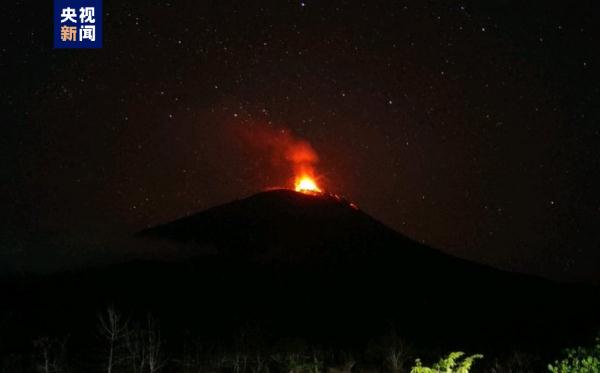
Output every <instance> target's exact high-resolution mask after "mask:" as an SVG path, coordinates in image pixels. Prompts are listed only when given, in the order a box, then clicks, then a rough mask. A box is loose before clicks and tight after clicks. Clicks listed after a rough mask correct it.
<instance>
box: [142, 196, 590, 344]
mask: <svg viewBox="0 0 600 373" xmlns="http://www.w3.org/2000/svg"><path fill="white" fill-rule="evenodd" d="M141 235H142V236H144V237H149V238H154V239H162V240H168V241H173V242H179V243H182V244H186V245H192V246H193V247H195V248H197V250H198V251H197V252H196V255H195V256H194V258H193V259H192V260H194V261H196V262H198V263H202V262H203V261H206V260H210V258H213V260H214V258H219V260H221V261H225V262H227V263H231V264H229V265H231V266H232V267H230V268H229V269H230V270H231V268H237V269H236V271H239V273H238V274H237V275H239V274H242V273H243V274H244V275H243V276H245V277H244V281H246V285H247V286H250V287H251V289H250V290H249V291H250V292H251V293H254V292H255V291H253V289H254V290H256V289H260V290H259V291H258V292H259V293H261V294H263V295H264V298H261V300H260V301H261V302H263V303H264V304H267V305H269V306H267V308H269V307H271V304H273V303H278V304H285V305H287V308H286V307H283V310H281V311H282V312H283V313H286V312H287V313H289V314H290V315H292V314H293V315H295V317H297V320H306V319H308V320H319V322H313V321H311V322H310V323H309V324H313V323H314V324H315V325H319V327H321V326H322V325H323V324H326V325H328V327H331V326H332V325H334V324H335V325H336V327H337V328H333V329H336V332H339V331H340V329H343V328H344V325H353V328H354V329H361V328H362V331H363V332H365V333H368V330H369V329H370V328H376V327H377V326H375V325H374V324H379V326H381V325H380V324H381V322H383V320H387V321H388V322H389V321H390V320H393V322H399V323H400V324H401V325H402V328H404V329H405V330H410V331H411V332H413V333H414V334H418V333H419V330H423V329H427V330H436V331H438V332H439V334H443V335H455V333H460V335H461V336H465V337H466V336H468V335H470V334H473V335H474V336H477V335H481V334H486V335H488V336H490V335H496V336H498V338H506V336H507V335H509V334H511V333H512V334H515V335H519V337H520V338H521V339H522V340H526V339H527V335H530V336H532V338H534V339H539V338H540V336H542V337H541V338H543V339H545V340H546V341H548V340H549V339H552V338H553V337H555V338H558V339H559V340H562V339H563V338H564V337H565V335H567V334H569V333H572V332H575V331H577V330H578V328H577V326H576V325H574V324H576V323H577V322H575V323H574V324H569V325H568V326H567V325H566V324H565V323H563V322H561V320H564V319H565V317H569V316H568V315H572V314H573V312H572V311H573V308H572V307H571V306H569V304H572V302H573V301H574V299H576V298H577V297H578V296H580V295H582V294H587V295H586V296H588V297H589V289H588V288H583V287H577V286H569V285H559V284H555V283H552V282H550V281H546V280H543V279H541V278H536V277H533V276H528V275H524V274H518V273H511V272H507V271H502V270H498V269H494V268H492V267H490V266H487V265H482V264H478V263H474V262H471V261H468V260H464V259H460V258H457V257H453V256H450V255H447V254H445V253H443V252H441V251H439V250H436V249H433V248H431V247H428V246H426V245H423V244H420V243H418V242H416V241H414V240H411V239H409V238H407V237H405V236H403V235H401V234H400V233H398V232H396V231H395V230H393V229H391V228H389V227H387V226H385V225H384V224H382V223H380V222H379V221H377V220H375V219H374V218H372V217H370V216H369V215H367V214H366V213H364V212H362V211H361V210H359V209H358V208H356V206H354V205H353V204H352V203H350V202H349V201H347V200H345V199H343V198H339V197H337V196H335V195H330V194H326V193H325V194H303V193H298V192H295V191H292V190H287V189H281V190H272V191H266V192H262V193H258V194H256V195H253V196H251V197H248V198H246V199H242V200H236V201H233V202H231V203H227V204H224V205H221V206H217V207H214V208H211V209H208V210H206V211H203V212H200V213H197V214H194V215H190V216H187V217H184V218H181V219H178V220H176V221H173V222H170V223H167V224H163V225H159V226H157V227H153V228H150V229H147V230H144V231H143V232H141ZM199 253H201V254H199ZM233 263H235V264H233ZM220 270H223V271H224V272H225V273H231V271H230V270H227V269H220ZM247 271H249V272H247ZM237 275H236V274H232V276H233V277H234V278H237ZM262 276H265V278H264V279H263V280H264V281H260V280H259V281H258V282H257V283H256V284H255V283H254V282H255V281H257V278H262ZM249 284H254V285H249ZM252 286H254V287H252ZM303 303H308V304H309V306H306V307H305V305H303ZM276 308H277V309H278V307H276ZM314 309H317V311H316V312H315V311H313V310H314ZM590 309H594V308H593V307H591V308H590ZM265 311H266V312H267V313H269V310H265ZM593 312H594V311H590V314H592V313H593ZM576 314H577V315H576V317H575V316H574V319H578V320H586V321H587V320H589V319H588V318H587V316H588V315H587V311H581V310H578V311H577V312H576ZM590 317H593V316H590ZM323 320H326V321H323ZM582 324H583V322H582ZM425 326H426V327H425ZM586 327H589V324H588V325H587V326H583V325H581V328H582V330H583V329H585V328H586ZM303 328H304V327H303ZM563 329H564V330H563ZM436 338H443V337H441V336H440V335H437V336H436ZM453 338H454V337H453ZM467 339H469V338H468V337H467Z"/></svg>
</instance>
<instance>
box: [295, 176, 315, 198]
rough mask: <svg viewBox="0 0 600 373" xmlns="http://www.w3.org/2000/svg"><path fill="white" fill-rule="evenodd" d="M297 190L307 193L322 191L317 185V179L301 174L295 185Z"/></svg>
mask: <svg viewBox="0 0 600 373" xmlns="http://www.w3.org/2000/svg"><path fill="white" fill-rule="evenodd" d="M294 188H295V190H296V192H300V193H306V194H315V193H322V190H321V188H319V187H318V186H317V183H316V182H315V180H314V179H313V178H312V177H310V176H307V175H303V176H300V177H298V178H296V182H295V185H294Z"/></svg>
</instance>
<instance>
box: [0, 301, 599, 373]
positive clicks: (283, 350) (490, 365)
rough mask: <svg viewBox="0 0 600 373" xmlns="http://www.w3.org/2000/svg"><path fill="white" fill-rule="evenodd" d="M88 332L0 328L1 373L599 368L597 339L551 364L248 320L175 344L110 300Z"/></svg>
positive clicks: (424, 372)
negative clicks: (10, 332)
mask: <svg viewBox="0 0 600 373" xmlns="http://www.w3.org/2000/svg"><path fill="white" fill-rule="evenodd" d="M93 340H94V342H93V343H92V344H90V346H81V345H77V344H75V343H72V341H71V339H70V338H69V336H62V337H56V336H54V337H47V336H42V337H39V338H36V339H34V340H33V341H32V343H31V346H30V348H29V349H28V350H27V351H14V350H12V351H11V349H10V348H6V347H7V343H6V341H3V340H2V335H1V334H0V348H1V350H0V373H21V372H40V373H59V372H61V373H76V372H86V373H87V372H106V373H158V372H163V373H168V372H173V373H175V372H177V373H197V372H230V373H262V372H265V373H267V372H269V373H271V372H286V373H321V372H326V373H350V372H360V373H377V372H389V373H469V372H471V371H472V372H489V373H513V372H514V373H516V372H521V373H524V372H541V371H546V372H550V373H595V372H600V339H596V343H595V344H594V345H593V346H591V347H575V348H569V349H566V350H564V351H563V353H562V355H560V356H559V357H558V358H557V359H555V360H554V361H553V362H552V363H550V364H548V363H547V362H546V363H544V361H543V360H542V359H541V358H540V357H539V356H536V355H535V354H531V353H523V352H513V353H511V354H508V355H506V354H504V355H502V356H495V357H494V356H490V357H486V358H484V357H483V355H481V354H471V355H469V354H466V353H464V352H459V351H457V352H450V353H448V352H446V353H445V354H444V353H443V351H431V350H429V349H423V348H421V349H418V348H415V347H414V346H412V345H410V344H409V343H407V342H406V341H405V340H404V339H402V338H400V337H399V336H398V335H397V333H395V332H394V331H392V332H390V333H389V334H388V335H387V336H384V337H381V338H378V339H376V340H373V341H372V342H371V343H369V344H368V345H367V346H365V347H364V349H363V351H358V350H357V349H348V350H335V349H331V348H324V347H318V346H311V345H310V343H306V342H303V341H301V340H297V339H293V338H287V339H285V338H284V339H281V340H279V341H278V343H275V344H270V345H269V344H267V343H265V341H263V340H260V338H256V333H254V331H253V330H252V329H251V328H250V329H246V330H242V331H240V333H239V334H238V335H236V336H235V337H234V338H233V341H232V343H230V344H228V346H229V347H225V345H223V344H219V343H210V342H208V341H206V340H200V339H196V338H193V337H192V336H190V335H182V336H181V338H180V340H179V341H177V343H175V344H174V343H173V341H167V340H165V339H164V338H163V337H162V335H161V329H160V326H159V323H158V321H157V320H155V319H154V318H153V317H151V316H148V317H146V319H145V320H144V321H143V322H133V321H131V320H130V319H129V318H127V317H125V316H124V315H123V314H121V313H119V312H118V311H117V310H115V309H114V308H113V307H109V308H107V309H106V310H105V311H104V312H102V313H101V314H99V315H98V317H97V330H96V331H95V333H94V338H93ZM167 342H169V343H168V344H167ZM175 346H177V348H175ZM167 347H168V348H167ZM436 356H438V357H437V358H436ZM439 356H442V357H441V358H440V357H439ZM420 357H424V358H423V359H421V358H420Z"/></svg>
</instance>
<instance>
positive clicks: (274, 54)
mask: <svg viewBox="0 0 600 373" xmlns="http://www.w3.org/2000/svg"><path fill="white" fill-rule="evenodd" d="M2 7H3V8H5V9H4V10H3V14H4V17H5V18H6V19H8V20H9V21H8V25H9V26H10V27H8V28H7V31H5V32H4V37H3V39H4V41H3V43H2V45H1V46H0V47H1V49H0V53H1V54H0V56H1V58H0V74H1V75H0V77H1V81H2V84H0V92H1V94H2V101H3V103H2V106H3V109H2V117H3V120H2V122H3V126H2V132H3V133H2V136H1V139H0V155H1V162H2V167H1V169H0V172H1V175H2V176H1V178H2V183H1V188H2V190H1V194H2V197H0V198H2V205H3V208H2V213H1V215H0V216H2V220H3V224H2V227H1V228H0V235H1V236H0V262H1V263H2V264H1V265H0V270H6V269H8V270H14V269H15V268H16V269H24V270H30V269H32V270H40V269H48V268H51V269H52V268H60V267H64V266H68V265H70V263H72V262H78V263H81V262H86V261H88V262H93V261H94V259H93V258H95V257H101V256H102V255H104V254H103V251H102V250H108V249H107V248H108V247H109V246H111V245H114V247H111V249H112V250H113V251H115V250H116V251H118V250H120V248H118V247H119V245H118V244H114V242H116V241H115V240H116V238H117V237H125V236H127V235H129V234H131V233H132V232H135V231H137V230H139V229H142V228H145V227H147V226H150V225H154V224H157V223H161V222H166V221H169V220H172V219H174V218H177V217H180V216H182V215H186V214H189V213H193V212H195V211H199V210H203V209H205V208H208V207H211V206H214V205H217V204H220V203H225V202H228V201H231V200H233V199H236V198H243V197H245V196H248V195H251V194H254V193H256V192H258V191H261V190H264V189H265V188H269V187H272V186H287V185H289V183H290V182H289V180H290V177H291V176H292V175H291V174H290V172H289V171H290V170H289V169H287V168H286V167H285V166H282V165H281V164H278V163H277V162H272V161H271V160H270V159H269V157H270V156H269V152H268V151H266V150H265V151H264V152H263V151H261V149H260V147H256V146H252V147H248V146H246V145H247V144H245V143H244V141H243V139H242V137H243V136H242V137H240V136H238V135H239V128H244V129H245V131H246V132H248V129H250V132H251V131H252V130H253V129H254V128H273V129H276V130H277V131H286V132H287V133H289V134H290V136H293V138H294V139H298V141H306V142H308V143H309V144H310V146H311V147H312V148H313V149H314V150H315V152H316V153H318V157H319V162H318V163H317V164H316V166H315V167H316V169H317V170H318V173H319V176H320V177H321V179H320V181H321V184H322V185H323V186H324V188H325V189H327V190H329V191H332V192H335V193H339V194H342V195H344V196H346V197H347V198H349V199H350V200H352V201H355V202H356V203H357V204H358V205H359V206H360V207H361V208H362V209H363V210H364V211H366V212H367V213H369V214H370V215H372V216H373V217H375V218H376V219H378V220H380V221H382V222H384V223H386V224H387V225H389V226H391V227H393V228H394V229H396V230H398V231H400V232H402V233H403V234H405V235H407V236H409V237H411V238H413V239H415V240H418V241H420V242H424V243H426V244H428V245H431V246H433V247H436V248H439V249H441V250H443V251H445V252H448V253H451V254H454V255H458V256H461V257H465V258H469V259H473V260H477V261H480V262H485V263H489V264H492V265H495V266H498V267H502V268H508V269H513V270H519V271H525V272H528V273H535V274H541V275H544V276H547V277H550V278H554V279H560V280H584V281H599V280H600V270H599V268H600V230H599V229H598V226H599V223H600V217H599V215H600V196H599V195H598V190H600V146H599V145H600V123H599V119H600V115H599V108H598V102H599V99H600V92H599V87H600V86H599V85H598V83H597V82H598V81H600V80H599V74H598V72H599V71H600V70H599V69H598V64H599V63H600V60H599V59H598V54H597V48H598V42H599V40H598V39H597V37H596V36H594V35H595V34H596V32H595V31H596V30H595V29H596V28H597V22H595V18H597V17H596V15H597V14H598V12H599V11H600V4H598V2H596V1H581V2H576V3H571V2H556V3H554V2H553V3H549V2H546V1H527V2H523V1H507V0H490V1H485V2H483V1H447V2H433V1H427V2H426V1H400V0H398V1H315V0H313V1H311V0H306V1H285V0H278V1H231V0H220V1H175V0H172V1H162V0H161V1H155V0H151V1H148V0H146V1H139V2H131V1H118V2H117V1H112V0H104V38H103V39H104V47H103V48H102V49H100V50H53V49H52V13H51V11H52V9H51V5H48V4H42V3H40V2H25V1H16V2H14V3H11V6H10V7H8V4H4V5H2ZM82 258H83V259H82Z"/></svg>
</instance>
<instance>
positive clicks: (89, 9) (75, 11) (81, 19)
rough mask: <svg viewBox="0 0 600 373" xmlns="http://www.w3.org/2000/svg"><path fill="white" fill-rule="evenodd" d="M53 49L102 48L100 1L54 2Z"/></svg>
mask: <svg viewBox="0 0 600 373" xmlns="http://www.w3.org/2000/svg"><path fill="white" fill-rule="evenodd" d="M54 48H84V49H85V48H102V0H54Z"/></svg>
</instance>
